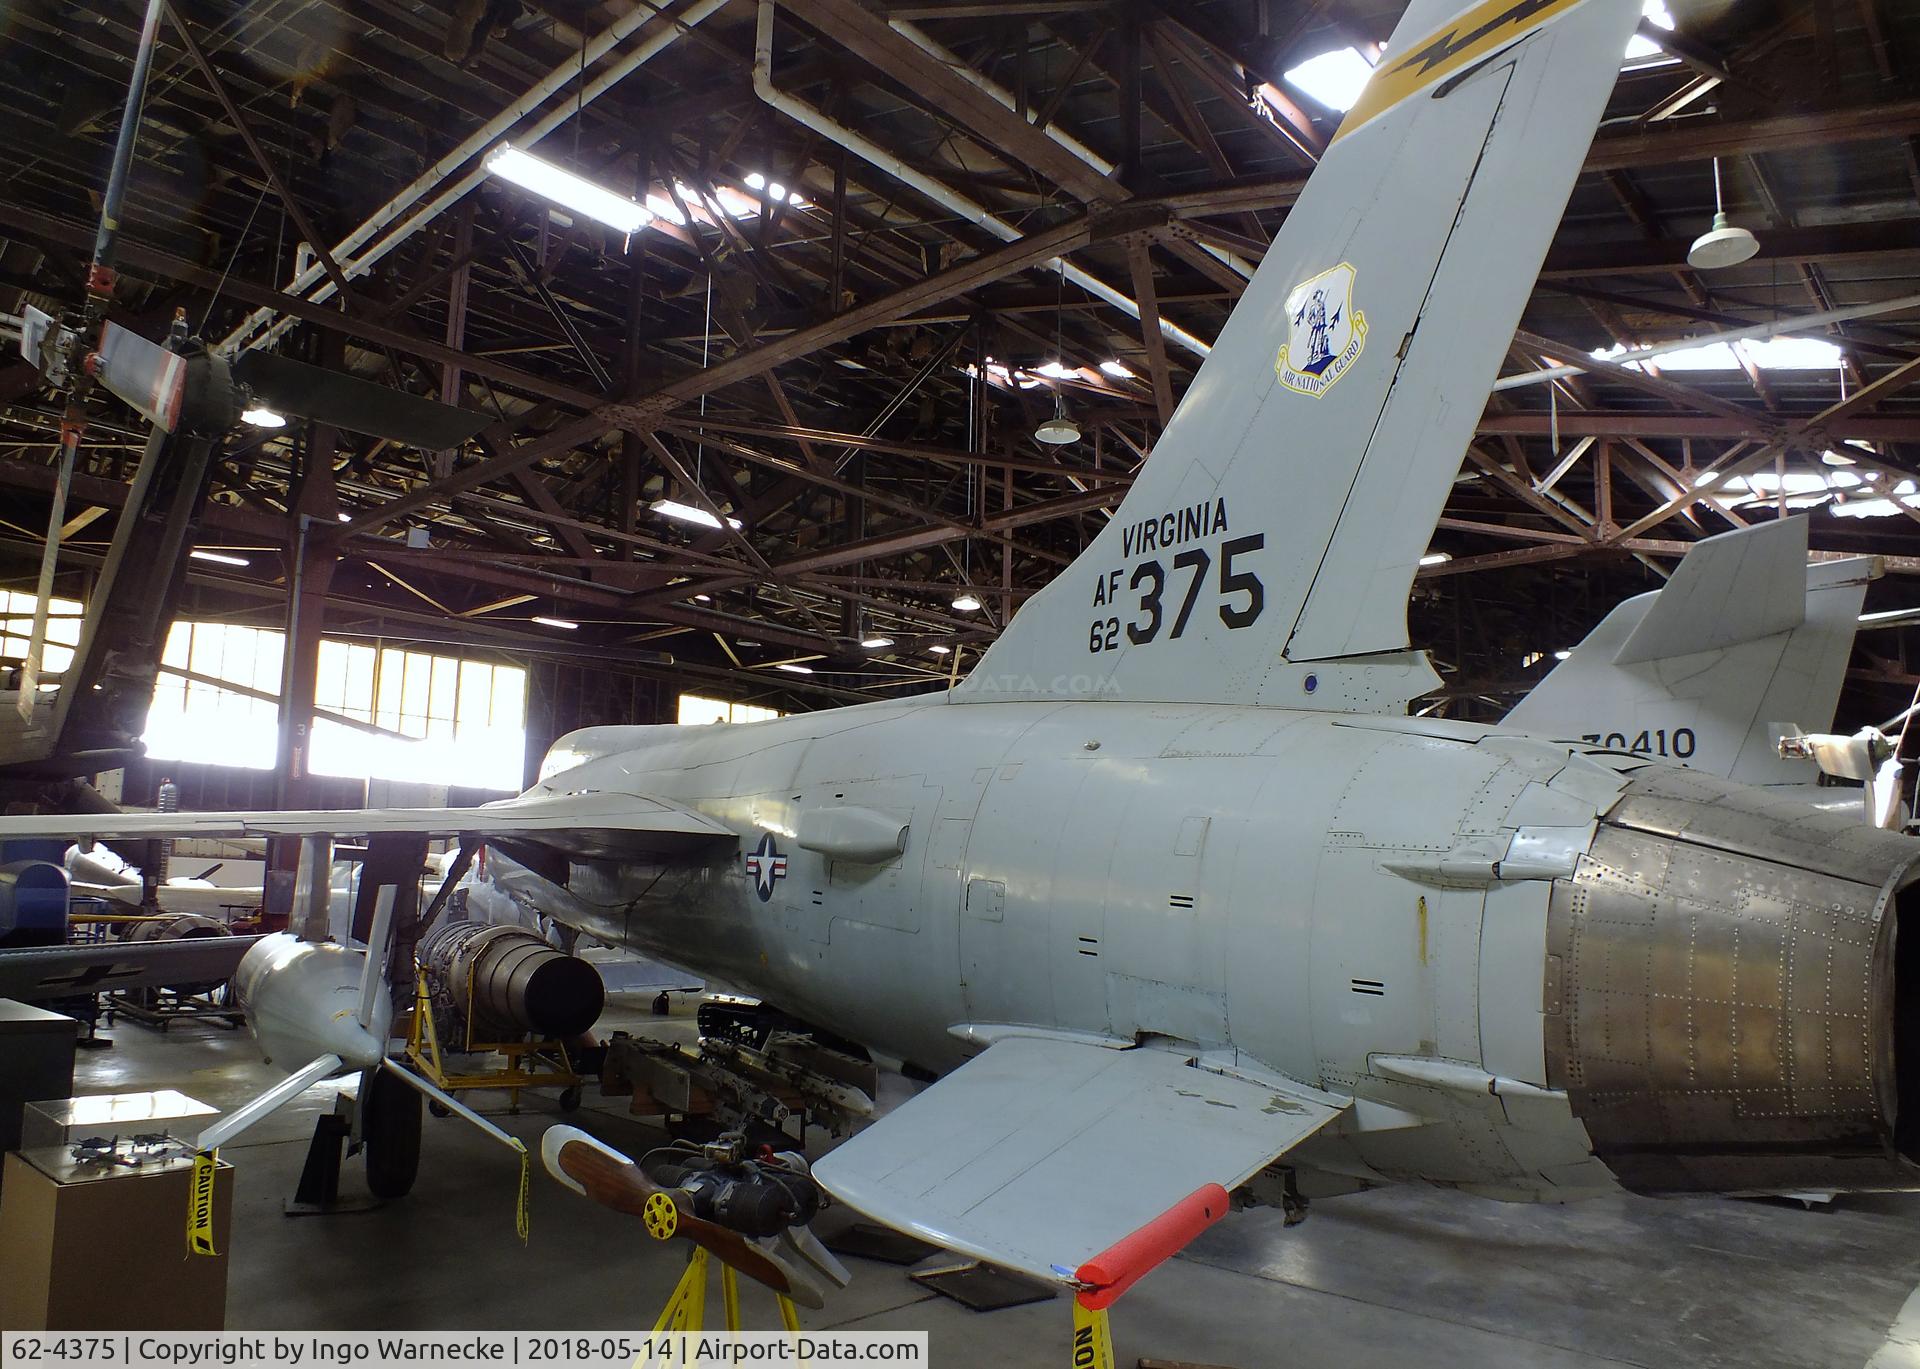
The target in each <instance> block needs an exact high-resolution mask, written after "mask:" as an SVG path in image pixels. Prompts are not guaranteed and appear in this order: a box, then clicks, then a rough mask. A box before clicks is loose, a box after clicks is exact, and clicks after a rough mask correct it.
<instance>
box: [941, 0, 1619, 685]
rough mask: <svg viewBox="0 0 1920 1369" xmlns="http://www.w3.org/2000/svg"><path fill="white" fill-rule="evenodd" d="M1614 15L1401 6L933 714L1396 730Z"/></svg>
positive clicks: (1606, 71) (1592, 107)
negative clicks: (1425, 563)
mask: <svg viewBox="0 0 1920 1369" xmlns="http://www.w3.org/2000/svg"><path fill="white" fill-rule="evenodd" d="M1638 13H1639V7H1638V5H1637V4H1635V3H1634V2H1633V0H1490V3H1483V4H1478V5H1474V6H1471V7H1469V8H1467V9H1465V10H1461V9H1460V8H1459V6H1458V3H1457V0H1415V2H1414V4H1413V5H1412V6H1411V8H1409V10H1408V11H1407V14H1406V17H1405V18H1404V19H1403V20H1402V21H1401V24H1400V26H1399V28H1398V29H1397V30H1396V31H1395V33H1394V36H1393V40H1392V42H1391V44H1390V45H1389V48H1388V56H1387V57H1386V58H1385V59H1384V60H1383V61H1382V63H1381V65H1380V67H1379V69H1378V70H1377V71H1376V72H1375V74H1374V77H1373V80H1372V82H1371V83H1370V85H1369V86H1368V88H1367V92H1366V94H1365V95H1364V96H1363V98H1362V101H1361V103H1360V104H1359V105H1358V106H1356V108H1355V109H1354V111H1353V112H1352V114H1350V115H1349V116H1348V119H1347V121H1346V123H1345V125H1343V126H1342V128H1341V130H1340V134H1339V136H1338V137H1337V138H1336V139H1335V140H1334V142H1333V144H1332V146H1331V147H1330V148H1329V150H1328V152H1327V155H1326V157H1325V159H1324V160H1323V161H1322V162H1321V163H1320V166H1319V167H1318V169H1317V170H1316V171H1315V172H1314V174H1313V177H1312V179H1311V181H1310V182H1309V184H1308V185H1307V187H1306V189H1305V190H1304V191H1303V192H1302V195H1301V198H1300V200H1299V202H1298V203H1297V204H1296V205H1295V206H1294V208H1293V210H1292V212H1291V213H1290V214H1289V215H1288V217H1287V221H1286V224H1285V226H1284V228H1283V229H1282V230H1281V233H1280V235H1279V237H1278V238H1277V239H1276V240H1275V241H1274V244H1273V246H1272V248H1271V249H1270V250H1269V251H1268V253H1267V255H1266V257H1265V259H1264V260H1263V262H1262V263H1261V266H1260V269H1259V271H1258V272H1256V273H1255V275H1254V278H1253V280H1252V281H1251V282H1250V283H1249V285H1248V287H1247V291H1246V294H1245V295H1244V296H1243V297H1242V299H1241V301H1240V304H1239V307H1238V308H1237V309H1235V311H1234V313H1233V317H1232V318H1231V319H1230V320H1229V321H1228V323H1227V326H1226V328H1225V329H1224V330H1223V331H1222V333H1221V335H1220V339H1219V341H1218V343H1217V344H1216V346H1215V347H1214V350H1213V353H1212V355H1211V356H1210V357H1208V359H1207V361H1206V362H1205V364H1204V365H1203V366H1202V367H1201V369H1200V373H1199V375H1198V376H1197V377H1196V378H1195V380H1194V383H1193V387H1192V388H1191V389H1190V390H1189V391H1188V393H1187V395H1186V398H1185V400H1184V401H1183V402H1182V404H1181V405H1180V408H1179V410H1178V411H1177V412H1176V413H1175V414H1174V416H1173V419H1172V421H1171V422H1170V423H1169V424H1168V426H1167V429H1166V431H1165V433H1164V434H1163V435H1162V436H1161V439H1160V442H1159V444H1158V445H1157V446H1156V448H1155V449H1154V454H1153V457H1152V459H1151V460H1149V461H1148V462H1147V464H1146V466H1145V467H1144V468H1143V469H1142V471H1141V473H1140V477H1139V479H1138V480H1137V481H1136V482H1135V483H1134V485H1133V487H1132V488H1131V490H1130V491H1129V492H1128V494H1127V498H1126V501H1125V502H1124V503H1123V504H1122V505H1121V507H1120V510H1119V512H1118V513H1117V514H1116V516H1115V517H1114V519H1113V521H1112V522H1111V523H1110V524H1108V526H1107V527H1106V528H1104V529H1103V530H1102V531H1101V533H1100V534H1099V536H1098V537H1096V538H1095V539H1094V541H1093V543H1092V545H1091V546H1089V547H1088V549H1087V550H1086V552H1085V553H1083V554H1082V555H1081V557H1080V558H1079V559H1078V560H1077V561H1075V562H1074V564H1073V565H1072V566H1071V567H1069V568H1068V569H1067V570H1066V571H1065V572H1063V573H1062V574H1061V575H1060V576H1059V577H1058V578H1056V579H1055V580H1054V582H1053V583H1052V584H1050V585H1049V586H1048V587H1047V588H1046V589H1045V590H1044V591H1042V592H1041V593H1040V594H1039V595H1037V596H1035V598H1034V599H1033V600H1032V601H1031V602H1030V603H1028V604H1027V606H1026V607H1025V608H1024V609H1022V610H1021V612H1020V614H1019V616H1018V617H1017V618H1016V619H1015V620H1014V621H1013V623H1011V624H1010V625H1009V627H1008V629H1007V631H1006V632H1005V633H1004V634H1003V635H1002V636H1001V638H1000V640H999V641H998V642H997V643H995V645H994V646H993V647H992V648H991V649H990V650H989V651H988V652H987V654H986V656H985V657H984V658H982V660H981V661H980V663H979V664H978V665H977V666H976V667H975V669H974V670H973V672H972V674H971V675H970V676H969V677H968V679H967V680H966V681H965V682H964V683H963V684H962V685H961V686H959V687H958V688H957V689H956V690H955V691H954V694H953V697H954V698H955V699H956V700H962V701H964V700H999V699H1031V698H1086V699H1130V700H1143V699H1144V700H1168V701H1180V702H1202V703H1207V702H1214V703H1235V704H1268V705H1278V706H1296V707H1299V706H1306V707H1315V708H1329V709H1343V710H1349V711H1372V712H1384V711H1398V710H1399V709H1400V708H1401V707H1402V706H1403V705H1404V703H1405V701H1406V700H1407V699H1409V698H1412V697H1414V696H1415V695H1418V694H1420V693H1422V692H1424V691H1425V690H1427V689H1429V688H1431V687H1432V685H1433V684H1434V683H1435V679H1434V675H1433V672H1432V668H1431V667H1430V666H1429V665H1428V664H1427V662H1426V659H1425V657H1424V656H1423V655H1420V654H1417V653H1410V652H1408V651H1407V650H1406V648H1407V628H1406V603H1407V594H1408V590H1409V587H1410V586H1411V584H1412V579H1413V573H1414V569H1415V566H1416V563H1417V562H1418V560H1419V558H1420V556H1421V554H1422V553H1423V552H1424V551H1425V550H1426V547H1427V541H1428V538H1429V537H1430V536H1431V534H1432V531H1433V526H1434V522H1435V520H1436V518H1437V517H1438V513H1439V509H1440V507H1441V505H1442V503H1443V502H1444V499H1445V496H1446V491H1447V487H1448V484H1449V482H1450V481H1451V480H1452V479H1453V477H1454V475H1455V474H1456V473H1457V471H1458V469H1459V464H1460V458H1461V454H1462V452H1464V450H1465V449H1466V446H1467V443H1468V441H1469V440H1470V439H1471V437H1472V435H1473V431H1474V426H1475V424H1476V422H1477V420H1478V418H1479V416H1480V413H1481V410H1482V408H1483V407H1484V404H1485V400H1486V395H1487V392H1488V388H1489V386H1490V385H1491V384H1492V382H1493V380H1494V378H1495V375H1496V374H1497V371H1498V368H1499V363H1500V359H1501V357H1502V355H1503V354H1504V353H1505V352H1506V350H1507V347H1508V344H1509V343H1510V342H1511V340H1512V337H1513V330H1514V327H1515V325H1516V323H1517V322H1518V320H1519V317H1520V312H1521V309H1522V307H1523V306H1524V304H1525V301H1526V298H1527V295H1528V293H1529V291H1530V290H1531V288H1532V285H1533V281H1534V278H1535V276H1536V275H1537V274H1538V269H1539V264H1540V262H1541V260H1542V259H1543V257H1544V256H1545V254H1546V249H1547V245H1548V242H1549V240H1550V239H1551V237H1552V234H1553V230H1554V228H1555V226H1556V225H1557V224H1558V222H1559V220H1560V215H1561V211H1562V209H1563V208H1564V206H1565V204H1566V200H1567V195H1568V193H1569V192H1570V190H1571V189H1572V185H1573V180H1574V177H1575V175H1576V173H1577V172H1578V169H1579V167H1580V163H1581V160H1582V158H1583V155H1584V153H1585V150H1586V148H1587V145H1588V143H1589V142H1590V141H1591V139H1592V136H1593V130H1594V127H1595V125H1596V124H1597V122H1598V120H1599V117H1600V114H1601V111H1602V110H1603V108H1604V106H1605V102H1606V98H1607V94H1608V92H1609V91H1610V90H1611V89H1612V86H1613V81H1614V76H1615V73H1616V71H1617V69H1618V67H1619V64H1620V53H1621V51H1622V50H1623V49H1624V47H1625V45H1626V42H1627V39H1628V37H1629V36H1630V34H1631V33H1632V30H1633V26H1634V23H1635V19H1636V16H1637V15H1638Z"/></svg>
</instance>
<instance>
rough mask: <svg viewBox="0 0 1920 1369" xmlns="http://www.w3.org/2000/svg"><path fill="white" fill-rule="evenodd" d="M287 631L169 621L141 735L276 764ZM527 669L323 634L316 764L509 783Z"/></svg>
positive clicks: (171, 752)
mask: <svg viewBox="0 0 1920 1369" xmlns="http://www.w3.org/2000/svg"><path fill="white" fill-rule="evenodd" d="M285 651H286V634H285V633H282V632H277V631H273V630H271V629H266V628H250V627H240V626H235V625H231V624H226V623H198V622H184V621H183V622H177V623H175V624H174V625H173V629H172V631H171V632H170V633H169V634H168V636H167V647H166V651H165V653H164V654H163V656H162V657H161V675H160V680H159V683H158V685H157V687H156V688H155V690H154V696H153V708H152V710H151V711H150V712H149V714H148V717H147V731H146V736H145V738H144V740H145V741H146V744H147V754H148V755H150V756H153V757H154V758H156V759H159V760H194V761H206V760H214V761H216V762H217V763H219V764H222V765H232V766H240V767H244V768H247V769H253V770H267V769H271V768H272V767H273V763H274V756H275V750H276V743H277V740H278V729H279V695H280V668H281V660H282V657H283V655H284V653H285ZM526 693H527V675H526V672H525V671H524V670H522V669H520V668H519V667H517V666H508V665H495V664H492V663H490V662H487V661H467V660H461V659H458V658H456V657H452V656H433V655H429V654H427V653H426V652H422V651H408V650H406V649H405V648H402V647H388V646H378V645H372V644H362V643H358V642H337V641H331V640H323V641H322V642H321V643H320V660H319V670H318V678H317V680H316V682H315V689H314V713H315V716H314V723H313V734H312V747H313V752H312V758H311V760H310V762H309V766H310V768H311V770H312V771H313V773H315V774H318V775H338V776H343V777H345V778H349V779H393V780H427V781H430V782H432V783H435V784H447V785H458V786H461V787H465V788H474V789H496V790H507V791H513V790H517V789H519V787H520V782H521V779H522V771H523V767H524V765H525V763H526V760H525V758H526V707H527V704H526Z"/></svg>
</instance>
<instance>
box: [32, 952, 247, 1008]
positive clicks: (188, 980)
mask: <svg viewBox="0 0 1920 1369" xmlns="http://www.w3.org/2000/svg"><path fill="white" fill-rule="evenodd" d="M259 939H260V938H259V937H257V936H194V937H182V938H180V939H179V940H177V941H108V942H101V943H99V944H97V945H91V946H29V947H24V948H20V949H16V950H5V951H0V998H14V999H19V1000H21V1001H22V1002H27V1003H42V1002H45V1001H47V1000H48V999H52V998H66V997H69V996H71V995H74V994H83V993H104V992H106V991H107V990H109V989H144V988H153V987H157V986H160V985H166V984H217V983H219V982H220V981H221V980H223V979H230V978H232V976H233V972H234V971H235V970H236V969H238V968H239V967H240V960H241V957H243V956H245V955H246V953H247V950H248V948H249V947H251V946H252V945H253V943H254V942H256V941H258V940H259Z"/></svg>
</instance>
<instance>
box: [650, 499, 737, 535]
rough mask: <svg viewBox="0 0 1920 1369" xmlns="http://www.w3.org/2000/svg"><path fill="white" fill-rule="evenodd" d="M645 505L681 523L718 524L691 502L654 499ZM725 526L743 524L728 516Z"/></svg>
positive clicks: (717, 520)
mask: <svg viewBox="0 0 1920 1369" xmlns="http://www.w3.org/2000/svg"><path fill="white" fill-rule="evenodd" d="M647 507H648V508H650V509H652V510H653V511H654V512H655V513H657V514H659V515H660V516H661V517H662V518H677V519H679V520H680V521H681V522H682V523H698V524H699V525H700V526H701V527H703V528H718V527H719V526H720V520H719V519H718V518H715V517H714V516H713V515H712V514H710V513H708V512H707V511H706V510H705V509H703V508H699V507H697V506H696V505H693V504H682V503H681V502H680V501H679V500H677V499H656V500H654V501H653V503H651V504H649V505H648V506H647ZM727 526H728V527H730V528H736V529H737V528H741V527H744V526H745V524H743V523H742V522H741V521H740V520H739V519H738V518H729V519H727Z"/></svg>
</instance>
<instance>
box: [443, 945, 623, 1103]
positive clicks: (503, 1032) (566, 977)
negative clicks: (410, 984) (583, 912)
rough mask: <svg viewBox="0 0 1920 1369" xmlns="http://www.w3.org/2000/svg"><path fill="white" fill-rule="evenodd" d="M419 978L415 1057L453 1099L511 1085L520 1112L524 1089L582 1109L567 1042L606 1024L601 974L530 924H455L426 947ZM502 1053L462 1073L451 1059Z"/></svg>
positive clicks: (579, 1043)
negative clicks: (553, 1094)
mask: <svg viewBox="0 0 1920 1369" xmlns="http://www.w3.org/2000/svg"><path fill="white" fill-rule="evenodd" d="M418 956H419V964H420V977H419V988H418V993H417V997H416V999H415V1005H414V1006H415V1011H414V1022H413V1027H412V1030H411V1033H410V1034H409V1036H408V1039H407V1054H408V1056H409V1058H410V1059H411V1060H412V1061H413V1063H414V1065H415V1067H416V1068H418V1069H419V1070H420V1072H421V1073H422V1074H424V1075H425V1076H426V1077H427V1078H428V1079H430V1080H432V1081H433V1082H434V1083H436V1084H438V1085H439V1086H440V1087H441V1088H443V1089H445V1090H447V1091H448V1092H449V1093H458V1092H459V1091H460V1090H462V1089H478V1088H488V1089H506V1090H508V1091H509V1094H510V1097H511V1106H513V1107H514V1108H515V1109H518V1107H519V1102H520V1090H521V1089H523V1088H530V1087H552V1088H558V1089H559V1090H560V1091H561V1092H560V1106H561V1107H562V1108H564V1109H567V1110H569V1111H571V1110H572V1109H573V1108H575V1107H578V1106H579V1104H580V1098H581V1093H582V1087H583V1080H582V1078H581V1076H580V1074H579V1073H577V1072H576V1070H575V1067H574V1059H573V1056H572V1055H571V1054H569V1049H568V1047H569V1044H572V1045H573V1046H574V1047H575V1048H576V1049H578V1048H580V1047H582V1046H590V1045H591V1044H592V1043H591V1042H582V1041H581V1040H580V1038H581V1036H582V1035H583V1033H585V1032H586V1031H587V1030H588V1029H589V1028H591V1027H592V1026H593V1024H594V1023H595V1022H596V1021H598V1020H599V1018H600V1010H601V1008H602V1007H603V1006H604V1005H605V1002H606V992H605V989H604V988H603V986H602V985H601V981H600V972H599V971H598V970H596V969H595V968H594V967H593V966H592V965H591V964H590V963H588V962H587V961H585V960H582V959H580V958H579V957H578V956H571V955H567V954H566V953H565V952H562V951H558V950H555V949H554V948H553V947H552V946H550V945H548V944H547V943H546V942H545V941H542V940H541V939H540V938H539V937H538V936H536V935H534V934H533V933H532V932H529V931H527V930H526V929H525V928H523V927H510V926H490V925H488V924H486V923H480V922H449V923H447V924H445V925H444V926H442V927H440V928H438V929H436V930H435V931H433V932H431V933H430V934H429V935H428V936H427V937H426V938H425V940H423V941H422V942H421V943H420V947H419V951H418ZM486 1052H495V1053H498V1054H500V1055H502V1056H504V1057H505V1063H504V1065H503V1066H502V1067H501V1068H499V1069H496V1070H471V1071H461V1070H459V1069H458V1068H457V1067H455V1066H453V1065H451V1064H450V1062H449V1059H448V1057H449V1056H453V1055H472V1054H480V1053H486Z"/></svg>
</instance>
